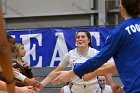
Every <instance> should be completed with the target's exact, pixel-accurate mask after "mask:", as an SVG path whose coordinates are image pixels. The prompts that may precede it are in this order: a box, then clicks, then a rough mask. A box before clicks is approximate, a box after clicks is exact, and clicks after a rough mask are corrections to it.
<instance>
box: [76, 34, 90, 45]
mask: <svg viewBox="0 0 140 93" xmlns="http://www.w3.org/2000/svg"><path fill="white" fill-rule="evenodd" d="M89 42H90V40H89V39H88V37H87V35H86V33H85V32H78V33H77V36H76V43H77V46H78V47H88V44H89Z"/></svg>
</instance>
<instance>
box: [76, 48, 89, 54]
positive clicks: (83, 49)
mask: <svg viewBox="0 0 140 93" xmlns="http://www.w3.org/2000/svg"><path fill="white" fill-rule="evenodd" d="M88 49H89V48H88V47H78V48H77V50H78V52H79V53H80V54H81V55H83V54H85V53H87V52H88Z"/></svg>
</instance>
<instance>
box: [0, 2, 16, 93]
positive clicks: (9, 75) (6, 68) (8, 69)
mask: <svg viewBox="0 0 140 93" xmlns="http://www.w3.org/2000/svg"><path fill="white" fill-rule="evenodd" d="M3 23H4V19H3V16H2V1H0V64H1V67H2V70H3V72H4V74H5V77H6V81H7V87H8V91H9V93H14V84H12V83H13V71H12V58H11V53H10V47H9V44H8V41H7V38H6V34H5V31H4V24H3Z"/></svg>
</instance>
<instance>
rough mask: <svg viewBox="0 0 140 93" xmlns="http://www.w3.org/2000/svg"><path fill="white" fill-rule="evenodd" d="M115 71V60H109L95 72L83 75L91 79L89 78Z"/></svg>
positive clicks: (86, 79) (84, 77) (86, 78)
mask: <svg viewBox="0 0 140 93" xmlns="http://www.w3.org/2000/svg"><path fill="white" fill-rule="evenodd" d="M114 72H116V67H115V64H114V62H113V61H112V62H107V63H105V64H104V65H103V66H102V67H100V68H99V69H97V70H95V71H93V72H90V73H88V74H85V75H84V76H83V79H84V80H85V81H89V80H91V79H93V78H95V77H96V76H98V75H102V74H110V73H114Z"/></svg>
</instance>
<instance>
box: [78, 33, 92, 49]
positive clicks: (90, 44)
mask: <svg viewBox="0 0 140 93" xmlns="http://www.w3.org/2000/svg"><path fill="white" fill-rule="evenodd" d="M79 32H84V33H85V34H86V36H87V37H88V39H89V43H88V46H90V47H92V39H91V35H90V33H89V32H88V31H87V30H79V31H78V32H77V34H78V33H79ZM77 34H76V35H77Z"/></svg>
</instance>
